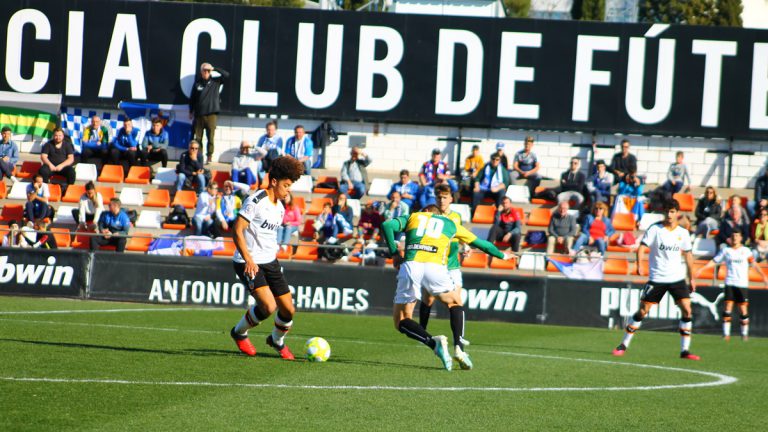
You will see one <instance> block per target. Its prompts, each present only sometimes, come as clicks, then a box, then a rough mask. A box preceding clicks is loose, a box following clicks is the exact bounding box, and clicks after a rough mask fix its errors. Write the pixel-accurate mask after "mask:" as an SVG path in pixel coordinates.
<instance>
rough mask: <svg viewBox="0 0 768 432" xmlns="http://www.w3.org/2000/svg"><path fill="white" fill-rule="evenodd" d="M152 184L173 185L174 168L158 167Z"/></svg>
mask: <svg viewBox="0 0 768 432" xmlns="http://www.w3.org/2000/svg"><path fill="white" fill-rule="evenodd" d="M152 184H153V185H174V184H176V169H175V168H159V169H158V170H157V172H156V173H155V178H154V180H152Z"/></svg>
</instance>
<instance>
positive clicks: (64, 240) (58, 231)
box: [50, 228, 72, 248]
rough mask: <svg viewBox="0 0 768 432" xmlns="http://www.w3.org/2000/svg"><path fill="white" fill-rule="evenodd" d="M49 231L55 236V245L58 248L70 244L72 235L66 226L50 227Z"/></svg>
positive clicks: (66, 246)
mask: <svg viewBox="0 0 768 432" xmlns="http://www.w3.org/2000/svg"><path fill="white" fill-rule="evenodd" d="M50 231H51V232H52V233H53V236H54V237H56V246H58V247H59V248H68V247H69V246H70V245H71V244H72V235H71V234H70V232H69V230H68V229H67V228H50Z"/></svg>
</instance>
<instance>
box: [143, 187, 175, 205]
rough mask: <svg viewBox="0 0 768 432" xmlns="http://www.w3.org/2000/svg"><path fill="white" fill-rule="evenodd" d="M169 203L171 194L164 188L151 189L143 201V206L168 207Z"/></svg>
mask: <svg viewBox="0 0 768 432" xmlns="http://www.w3.org/2000/svg"><path fill="white" fill-rule="evenodd" d="M170 205H171V195H170V193H168V190H166V189H152V190H151V191H149V194H148V195H147V199H146V200H145V201H144V207H168V206H170Z"/></svg>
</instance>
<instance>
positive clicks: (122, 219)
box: [91, 198, 131, 252]
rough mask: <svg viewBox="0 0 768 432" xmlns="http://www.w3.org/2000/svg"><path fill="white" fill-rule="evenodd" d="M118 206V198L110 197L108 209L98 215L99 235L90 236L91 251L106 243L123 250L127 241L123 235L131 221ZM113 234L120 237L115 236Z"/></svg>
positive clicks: (128, 228) (126, 232)
mask: <svg viewBox="0 0 768 432" xmlns="http://www.w3.org/2000/svg"><path fill="white" fill-rule="evenodd" d="M120 206H121V203H120V200H119V199H117V198H112V200H110V201H109V211H106V212H103V213H102V214H101V217H99V224H98V225H99V233H101V235H100V236H95V237H91V252H93V251H95V250H96V249H97V248H98V247H99V246H106V245H112V246H115V249H116V251H117V252H124V251H125V244H126V243H127V242H128V239H127V238H126V237H125V236H127V235H128V230H130V228H131V221H130V219H128V215H127V214H126V213H125V211H124V210H123V209H121V208H120ZM115 235H120V236H121V237H115Z"/></svg>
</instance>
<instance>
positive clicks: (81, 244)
mask: <svg viewBox="0 0 768 432" xmlns="http://www.w3.org/2000/svg"><path fill="white" fill-rule="evenodd" d="M90 245H91V237H90V236H88V235H86V234H84V233H83V232H81V231H78V232H76V233H75V239H74V240H73V241H72V244H71V246H72V249H89V248H90Z"/></svg>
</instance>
